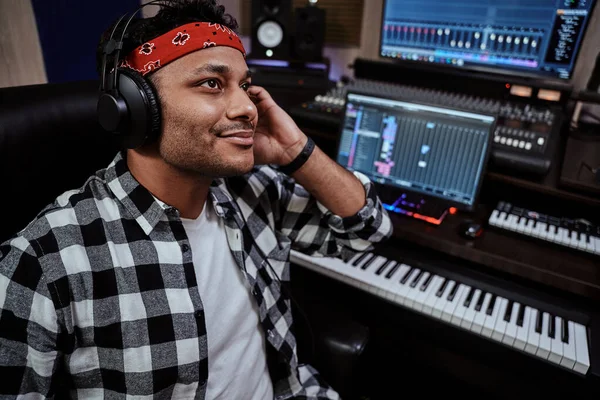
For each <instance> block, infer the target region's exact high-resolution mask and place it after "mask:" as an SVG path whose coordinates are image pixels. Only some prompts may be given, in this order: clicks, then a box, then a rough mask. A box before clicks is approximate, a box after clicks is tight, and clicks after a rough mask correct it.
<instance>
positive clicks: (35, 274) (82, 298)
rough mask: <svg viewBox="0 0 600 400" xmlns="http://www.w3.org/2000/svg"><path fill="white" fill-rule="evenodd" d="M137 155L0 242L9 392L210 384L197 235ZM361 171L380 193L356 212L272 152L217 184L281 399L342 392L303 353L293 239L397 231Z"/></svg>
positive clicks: (185, 392)
mask: <svg viewBox="0 0 600 400" xmlns="http://www.w3.org/2000/svg"><path fill="white" fill-rule="evenodd" d="M124 157H125V154H124V153H119V154H117V156H116V157H115V159H114V161H113V162H112V163H111V164H110V165H109V166H108V168H106V169H103V170H100V171H98V172H97V173H96V174H95V175H94V176H92V177H90V179H89V180H88V181H87V182H86V183H85V184H84V186H83V187H82V188H81V189H79V190H73V191H69V192H66V193H64V194H63V195H61V196H59V197H58V198H57V199H56V201H55V202H54V203H53V204H51V205H49V206H48V207H46V208H45V209H44V210H43V211H42V212H40V214H39V215H38V216H37V217H36V218H35V220H34V221H32V222H31V223H30V224H29V225H28V226H27V227H26V228H25V229H24V230H22V231H21V232H19V233H18V234H17V235H15V236H14V237H13V238H12V239H10V240H8V241H6V242H5V243H3V244H2V245H0V397H2V398H4V397H3V396H2V395H8V396H7V397H8V398H17V396H18V395H25V394H32V395H33V396H32V397H31V398H36V399H38V398H46V397H52V396H53V395H55V394H56V388H57V387H65V386H66V387H67V388H68V389H69V391H70V396H71V397H72V398H76V399H88V398H110V399H134V398H135V399H150V398H160V399H167V398H169V399H170V398H173V399H203V398H204V396H205V393H206V382H207V379H209V377H208V359H207V354H208V351H207V337H206V326H205V320H204V312H203V305H202V299H201V298H200V294H199V291H198V288H197V282H196V275H195V273H194V266H193V264H192V249H191V248H190V244H189V241H188V239H187V236H186V234H185V230H184V228H183V225H182V222H181V219H180V217H179V213H178V211H177V210H176V209H174V208H173V207H170V206H168V205H166V204H164V203H162V202H160V201H158V200H156V199H155V198H154V197H153V196H152V194H151V193H150V192H148V191H147V190H146V189H145V188H144V187H143V186H141V185H140V184H139V183H138V182H137V181H136V180H135V179H134V177H133V176H132V175H131V173H130V171H129V170H128V168H127V163H126V160H125V159H124ZM356 175H357V176H358V177H359V178H360V179H361V181H362V182H363V184H364V186H365V189H366V196H367V204H366V206H365V207H364V208H363V209H361V210H360V211H359V212H358V213H357V214H356V215H355V216H352V217H348V218H340V217H339V216H336V215H333V214H331V213H330V212H328V211H327V210H326V209H325V208H324V207H323V206H322V205H321V204H320V203H318V202H316V201H315V199H314V198H313V197H311V196H310V195H309V194H308V193H307V192H306V190H305V189H304V188H302V187H301V186H299V185H297V184H295V182H294V181H293V180H292V179H290V178H288V177H286V176H285V175H283V174H281V173H278V172H276V171H275V170H274V169H272V168H269V167H266V166H263V167H256V168H255V169H254V170H253V171H252V172H250V173H248V174H246V175H244V176H242V177H236V178H228V179H216V180H215V181H214V183H213V185H212V187H211V190H210V199H211V200H212V202H213V204H214V207H215V210H216V212H217V214H218V215H219V217H221V218H223V219H224V221H225V226H226V236H227V241H228V245H229V248H230V249H231V252H232V254H233V256H234V258H235V261H236V263H237V265H238V266H239V267H240V268H241V269H242V270H243V271H244V272H245V276H246V278H247V279H248V282H249V284H250V287H251V288H252V293H253V295H254V296H253V297H254V299H255V300H256V302H257V303H258V305H259V309H260V312H259V313H260V320H261V325H262V327H263V328H264V330H265V332H266V337H267V340H268V344H269V345H270V346H268V347H270V350H271V351H272V352H273V353H274V354H276V355H277V357H278V359H279V361H282V362H280V364H279V365H282V367H281V368H280V369H282V371H279V373H278V374H277V375H278V377H283V378H281V379H280V378H277V379H274V390H275V398H276V399H288V398H292V397H294V398H298V399H333V398H337V397H338V395H337V393H336V392H335V391H334V389H332V388H330V387H329V386H327V384H326V383H325V382H323V380H322V378H320V376H319V374H318V372H317V371H315V370H314V368H312V367H311V366H310V365H299V363H298V358H297V353H296V340H295V338H294V336H293V335H292V333H291V325H292V314H291V309H290V302H289V299H288V297H287V296H286V294H285V293H286V292H285V291H283V292H282V287H281V282H280V281H279V279H281V280H288V279H289V253H290V249H291V248H294V249H296V250H298V251H301V252H304V253H307V254H313V255H314V254H324V255H334V254H339V253H340V252H342V250H347V249H350V250H355V251H362V250H365V249H368V248H370V247H371V245H372V243H374V242H378V241H381V240H383V239H385V238H387V237H389V235H390V234H391V231H392V228H391V224H390V221H389V218H388V215H387V214H386V212H385V211H384V209H383V208H382V205H381V203H380V201H379V199H378V198H377V196H376V194H375V192H374V190H373V187H372V184H371V183H370V182H369V181H368V180H367V179H366V178H365V177H364V176H362V175H360V174H356ZM265 255H266V257H265ZM269 265H270V266H269ZM275 274H277V275H278V277H276V276H274V275H275ZM232 323H235V322H234V321H232ZM271 374H272V375H273V373H271ZM19 398H21V397H19ZM28 398H29V397H28Z"/></svg>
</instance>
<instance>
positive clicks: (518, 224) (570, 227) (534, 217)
mask: <svg viewBox="0 0 600 400" xmlns="http://www.w3.org/2000/svg"><path fill="white" fill-rule="evenodd" d="M488 223H489V224H490V226H492V227H495V228H499V229H503V230H506V231H511V232H514V233H518V234H521V235H524V236H528V237H530V238H535V239H538V240H542V241H545V242H547V243H554V244H557V245H560V246H564V247H570V248H572V249H575V250H578V251H582V252H586V253H589V254H594V255H600V226H593V225H591V224H587V223H583V222H578V221H574V220H570V219H567V218H559V217H553V216H549V215H545V214H541V213H538V212H535V211H532V210H527V209H524V208H521V207H516V206H514V205H512V204H511V203H508V202H503V201H501V202H499V203H498V205H497V206H496V209H495V210H494V211H493V212H492V214H491V215H490V217H489V219H488Z"/></svg>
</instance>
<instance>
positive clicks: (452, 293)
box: [447, 282, 459, 302]
mask: <svg viewBox="0 0 600 400" xmlns="http://www.w3.org/2000/svg"><path fill="white" fill-rule="evenodd" d="M458 286H459V283H458V282H454V286H453V287H452V289H450V293H448V297H447V300H448V301H450V302H451V301H453V300H454V297H455V296H456V292H457V291H458Z"/></svg>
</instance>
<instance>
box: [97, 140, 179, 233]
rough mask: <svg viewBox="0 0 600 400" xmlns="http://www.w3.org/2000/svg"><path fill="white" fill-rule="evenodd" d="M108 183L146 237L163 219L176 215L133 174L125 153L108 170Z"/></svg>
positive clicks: (172, 208)
mask: <svg viewBox="0 0 600 400" xmlns="http://www.w3.org/2000/svg"><path fill="white" fill-rule="evenodd" d="M106 182H107V184H108V187H109V189H110V190H111V191H112V192H113V194H114V195H115V196H116V198H117V199H118V200H119V201H120V202H121V204H123V206H124V207H125V208H127V210H128V211H129V213H130V214H131V215H132V216H133V218H134V219H135V220H136V221H137V223H138V224H139V225H140V227H141V228H142V230H143V231H144V233H145V234H146V235H149V234H150V232H152V230H153V229H154V228H155V227H156V224H158V221H160V219H161V217H162V216H163V215H164V214H165V212H168V213H176V212H177V210H175V208H174V207H170V206H169V205H167V204H165V203H163V202H160V203H159V202H158V201H157V200H156V199H155V198H154V196H152V194H151V193H150V192H149V191H148V190H147V189H146V188H145V187H143V186H142V185H141V184H140V183H139V182H138V181H137V180H136V179H135V178H134V176H133V175H132V174H131V171H130V170H129V167H128V166H127V160H126V156H125V151H124V150H122V151H120V152H119V153H117V155H116V156H115V158H114V159H113V161H112V162H111V163H110V165H109V166H108V168H107V170H106Z"/></svg>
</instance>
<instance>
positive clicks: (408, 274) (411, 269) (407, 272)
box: [400, 267, 415, 285]
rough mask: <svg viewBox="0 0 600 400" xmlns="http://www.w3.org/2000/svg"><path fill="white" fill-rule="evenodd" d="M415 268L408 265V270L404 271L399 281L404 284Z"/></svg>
mask: <svg viewBox="0 0 600 400" xmlns="http://www.w3.org/2000/svg"><path fill="white" fill-rule="evenodd" d="M414 270H415V269H414V268H413V267H410V268H409V270H408V271H406V273H405V274H404V276H403V277H402V279H400V283H401V284H403V285H404V284H405V283H406V282H407V281H408V278H409V277H410V274H412V272H413V271H414Z"/></svg>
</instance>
